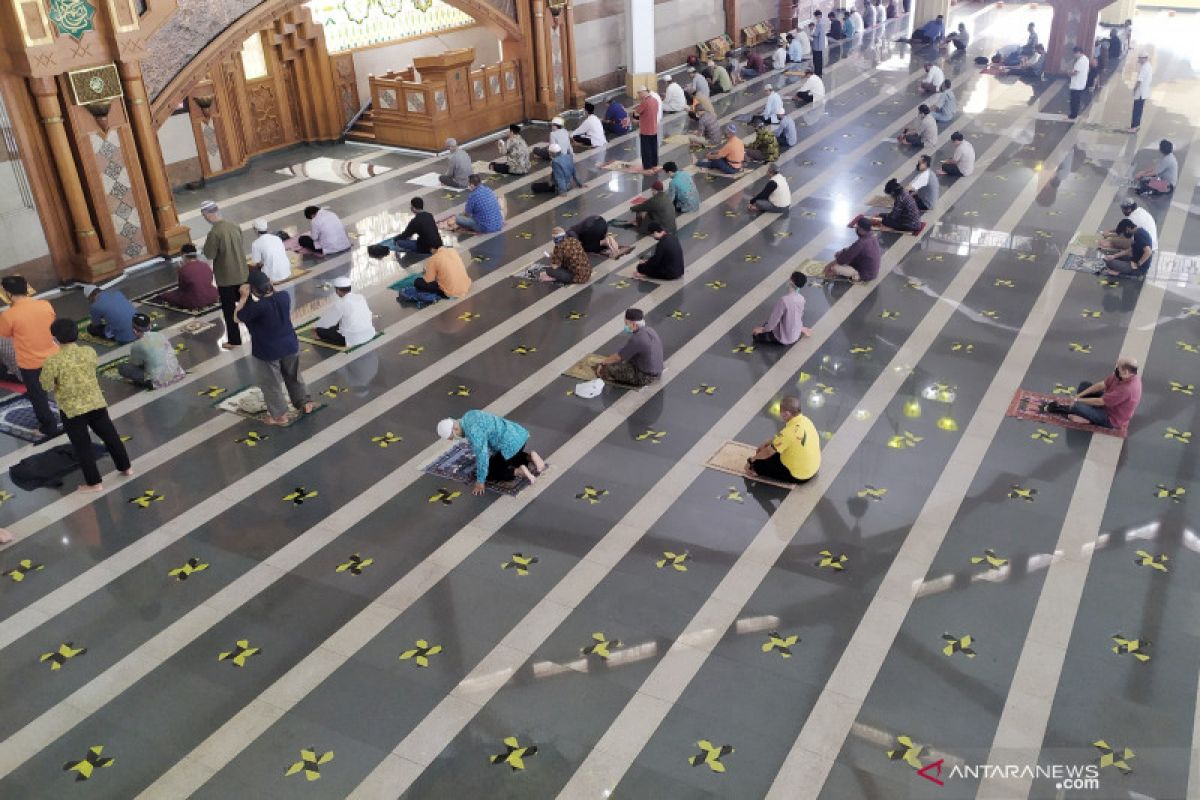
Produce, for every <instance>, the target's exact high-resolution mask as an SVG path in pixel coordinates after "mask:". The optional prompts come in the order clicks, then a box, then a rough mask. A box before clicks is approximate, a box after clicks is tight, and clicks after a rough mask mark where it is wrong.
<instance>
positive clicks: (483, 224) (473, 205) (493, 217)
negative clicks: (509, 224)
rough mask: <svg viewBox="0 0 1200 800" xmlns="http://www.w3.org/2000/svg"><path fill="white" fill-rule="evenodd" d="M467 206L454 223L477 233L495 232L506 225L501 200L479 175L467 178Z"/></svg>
mask: <svg viewBox="0 0 1200 800" xmlns="http://www.w3.org/2000/svg"><path fill="white" fill-rule="evenodd" d="M467 189H468V190H469V191H470V195H468V196H467V207H466V208H464V209H463V213H461V214H459V215H458V216H456V217H455V218H454V224H455V225H457V226H458V227H460V228H463V229H465V230H468V231H474V232H475V233H495V232H496V231H498V230H500V229H501V228H503V227H504V214H503V212H501V211H500V201H499V200H498V199H496V193H495V192H493V191H492V190H491V188H489V187H487V186H484V185H483V179H481V178H480V177H479V176H478V175H472V176H471V177H470V178H467Z"/></svg>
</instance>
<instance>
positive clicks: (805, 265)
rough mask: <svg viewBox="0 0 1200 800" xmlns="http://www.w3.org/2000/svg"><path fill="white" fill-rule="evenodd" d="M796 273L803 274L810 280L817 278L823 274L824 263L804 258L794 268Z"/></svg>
mask: <svg viewBox="0 0 1200 800" xmlns="http://www.w3.org/2000/svg"><path fill="white" fill-rule="evenodd" d="M796 271H797V272H803V273H804V274H805V275H807V276H808V277H810V278H819V277H821V276H822V275H824V274H825V262H824V261H818V260H817V259H815V258H806V259H804V261H802V262H801V263H800V266H798V267H796Z"/></svg>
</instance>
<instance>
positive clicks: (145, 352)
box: [117, 314, 187, 389]
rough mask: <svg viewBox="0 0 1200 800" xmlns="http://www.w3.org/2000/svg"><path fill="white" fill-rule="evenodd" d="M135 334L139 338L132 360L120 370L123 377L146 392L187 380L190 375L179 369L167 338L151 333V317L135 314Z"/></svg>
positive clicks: (154, 332)
mask: <svg viewBox="0 0 1200 800" xmlns="http://www.w3.org/2000/svg"><path fill="white" fill-rule="evenodd" d="M133 332H134V333H135V334H137V337H138V338H137V341H136V342H134V343H133V347H131V348H129V360H128V361H126V362H125V363H124V364H121V365H120V366H118V367H117V372H118V373H120V375H121V377H122V378H124V379H125V380H127V381H132V382H133V383H134V384H136V385H138V386H141V387H142V388H143V389H161V388H162V387H164V386H170V385H171V384H173V383H177V382H178V381H181V380H183V378H184V376H185V375H186V374H187V373H186V372H184V371H183V367H181V366H179V359H177V358H176V357H175V348H173V347H171V343H170V342H169V341H167V337H165V336H163V335H162V334H161V333H159V332H158V331H152V330H150V318H149V317H148V316H146V315H145V314H134V315H133Z"/></svg>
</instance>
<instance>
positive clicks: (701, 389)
mask: <svg viewBox="0 0 1200 800" xmlns="http://www.w3.org/2000/svg"><path fill="white" fill-rule="evenodd" d="M716 393H717V387H715V386H709V385H708V384H707V383H702V384H700V385H699V386H697V387H696V388H695V389H692V394H707V395H713V394H716Z"/></svg>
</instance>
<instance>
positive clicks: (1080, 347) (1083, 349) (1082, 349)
mask: <svg viewBox="0 0 1200 800" xmlns="http://www.w3.org/2000/svg"><path fill="white" fill-rule="evenodd" d="M1067 349H1069V350H1070V351H1071V352H1072V353H1090V352H1092V346H1091V345H1090V344H1080V343H1079V342H1071V343H1070V344H1068V345H1067Z"/></svg>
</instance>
